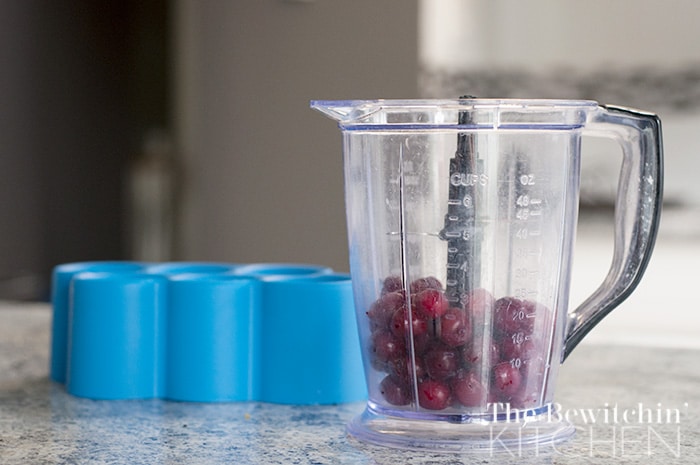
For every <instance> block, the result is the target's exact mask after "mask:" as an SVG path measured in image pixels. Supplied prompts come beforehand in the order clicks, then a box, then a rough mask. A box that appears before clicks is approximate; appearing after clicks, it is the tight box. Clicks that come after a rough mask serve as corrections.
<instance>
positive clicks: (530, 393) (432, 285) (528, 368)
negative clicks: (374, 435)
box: [367, 276, 551, 410]
mask: <svg viewBox="0 0 700 465" xmlns="http://www.w3.org/2000/svg"><path fill="white" fill-rule="evenodd" d="M407 292H409V293H410V299H408V298H407V295H406V294H407ZM461 300H462V301H463V302H464V303H463V304H460V305H459V306H455V305H454V304H452V303H451V302H450V301H449V300H448V298H447V296H446V294H445V291H444V290H443V287H442V284H441V283H440V281H438V280H437V279H436V278H434V277H427V278H420V279H417V280H415V281H413V282H412V283H410V286H409V289H408V290H406V289H405V288H404V287H403V284H402V281H401V278H399V277H396V276H391V277H388V278H386V279H385V280H384V283H383V287H382V292H381V296H380V297H379V299H377V300H376V301H375V302H374V303H372V305H371V306H370V308H369V310H368V311H367V317H368V320H369V325H370V329H371V339H372V345H371V356H372V365H373V367H374V368H375V369H377V370H378V371H381V372H384V373H386V376H385V377H384V378H383V379H382V381H381V382H380V386H379V390H380V392H381V394H382V396H383V397H384V399H385V400H386V401H387V402H388V403H390V404H392V405H396V406H402V405H409V404H411V403H412V401H413V398H414V392H415V391H414V389H413V380H414V378H413V376H414V373H413V370H414V369H415V380H416V382H417V388H418V389H417V393H418V404H419V405H420V406H421V407H423V408H425V409H429V410H443V409H446V408H449V407H452V406H456V407H460V406H464V407H473V408H482V409H483V408H485V407H486V406H487V405H488V404H493V403H498V402H500V403H509V404H510V405H511V406H512V407H514V408H531V407H536V406H537V403H538V401H539V394H540V391H541V389H542V387H541V384H542V381H543V379H544V371H545V366H546V362H545V360H544V359H543V355H542V352H543V351H542V341H540V340H539V335H540V333H542V332H543V331H542V329H543V328H547V327H548V326H547V324H548V323H547V321H548V320H549V318H550V317H551V312H550V311H549V309H547V308H546V307H544V306H543V305H540V304H537V303H536V302H533V301H529V300H520V299H516V298H514V297H502V298H500V299H498V300H496V299H494V298H493V296H492V295H491V294H490V293H489V292H488V291H486V290H485V289H474V290H472V291H471V292H469V293H468V294H467V295H466V296H465V298H463V299H461ZM408 302H410V305H411V312H410V313H409V311H408V308H407V303H408ZM409 315H410V317H409ZM487 318H489V321H486V319H487ZM409 320H410V321H409ZM489 325H492V328H491V330H490V331H488V332H487V331H486V328H487V327H488V326H489ZM411 336H412V341H411ZM485 338H487V339H488V340H485ZM411 344H412V345H413V350H414V353H415V365H414V363H413V362H414V360H413V357H411V348H410V345H411ZM414 367H415V368H414ZM484 370H488V373H484Z"/></svg>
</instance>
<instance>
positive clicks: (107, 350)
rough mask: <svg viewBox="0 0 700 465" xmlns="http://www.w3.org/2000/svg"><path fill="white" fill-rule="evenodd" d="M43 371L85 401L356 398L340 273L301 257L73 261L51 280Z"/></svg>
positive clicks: (345, 283)
mask: <svg viewBox="0 0 700 465" xmlns="http://www.w3.org/2000/svg"><path fill="white" fill-rule="evenodd" d="M52 301H53V302H52V303H53V314H54V318H53V325H52V343H51V370H50V376H51V379H53V380H54V381H57V382H59V383H64V384H65V387H66V390H67V391H68V392H69V393H70V394H73V395H76V396H79V397H87V398H93V399H138V398H142V399H143V398H162V399H167V400H174V401H192V402H232V401H262V402H275V403H285V404H327V403H340V402H353V401H358V400H363V399H365V398H366V395H367V391H366V383H365V380H364V371H363V367H362V359H361V355H360V348H359V341H358V336H357V326H356V320H355V311H354V305H353V299H352V289H351V281H350V277H349V276H348V275H346V274H342V273H335V272H333V270H332V269H330V268H327V267H322V266H316V265H306V264H251V265H240V264H226V263H200V262H197V263H195V262H170V263H159V264H149V263H140V262H84V263H71V264H64V265H59V266H57V267H56V268H55V269H54V273H53V286H52Z"/></svg>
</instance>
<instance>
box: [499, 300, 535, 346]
mask: <svg viewBox="0 0 700 465" xmlns="http://www.w3.org/2000/svg"><path fill="white" fill-rule="evenodd" d="M535 316H536V315H535V307H534V305H531V304H530V303H529V302H525V301H522V300H520V299H516V298H514V297H502V298H500V299H498V300H497V301H496V304H495V306H494V326H495V327H496V330H497V331H498V332H499V333H500V334H501V335H504V336H506V337H510V336H511V335H512V334H515V333H523V334H524V335H525V336H529V335H530V334H532V332H533V329H534V323H535Z"/></svg>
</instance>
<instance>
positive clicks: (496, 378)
mask: <svg viewBox="0 0 700 465" xmlns="http://www.w3.org/2000/svg"><path fill="white" fill-rule="evenodd" d="M520 382H521V377H520V371H519V370H518V369H517V368H516V367H514V366H513V365H511V364H510V362H501V363H499V364H497V365H496V366H494V367H493V386H492V390H493V393H494V394H495V395H496V396H497V397H499V398H500V399H501V400H507V398H508V397H510V396H512V395H513V394H515V393H516V392H518V388H520Z"/></svg>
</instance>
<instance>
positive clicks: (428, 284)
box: [410, 276, 442, 294]
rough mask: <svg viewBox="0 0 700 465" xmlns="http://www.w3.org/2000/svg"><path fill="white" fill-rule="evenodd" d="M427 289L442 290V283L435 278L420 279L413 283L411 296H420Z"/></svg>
mask: <svg viewBox="0 0 700 465" xmlns="http://www.w3.org/2000/svg"><path fill="white" fill-rule="evenodd" d="M426 289H435V290H442V283H441V282H440V281H439V280H438V279H437V278H436V277H434V276H428V277H427V278H418V279H416V280H415V281H413V282H412V283H411V286H410V290H411V294H418V293H419V292H423V291H424V290H426Z"/></svg>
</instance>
